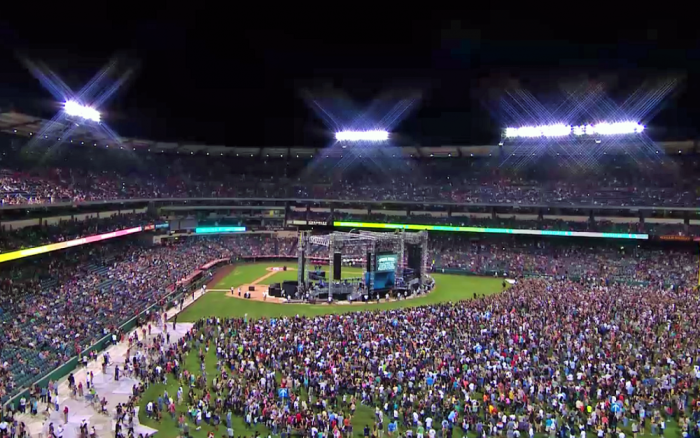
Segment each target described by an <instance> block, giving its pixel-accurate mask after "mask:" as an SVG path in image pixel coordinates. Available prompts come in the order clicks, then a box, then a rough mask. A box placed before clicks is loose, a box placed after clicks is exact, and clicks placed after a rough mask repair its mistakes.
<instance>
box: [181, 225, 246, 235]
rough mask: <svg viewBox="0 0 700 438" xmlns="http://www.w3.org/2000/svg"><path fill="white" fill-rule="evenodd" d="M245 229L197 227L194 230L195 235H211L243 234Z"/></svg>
mask: <svg viewBox="0 0 700 438" xmlns="http://www.w3.org/2000/svg"><path fill="white" fill-rule="evenodd" d="M245 230H246V228H245V227H199V228H195V229H194V232H195V233H196V234H213V233H243V232H245Z"/></svg>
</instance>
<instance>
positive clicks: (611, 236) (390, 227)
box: [333, 222, 649, 240]
mask: <svg viewBox="0 0 700 438" xmlns="http://www.w3.org/2000/svg"><path fill="white" fill-rule="evenodd" d="M333 226H334V227H342V228H383V229H387V230H415V231H422V230H427V231H454V232H462V233H491V234H524V235H530V236H561V237H602V238H606V239H637V240H649V235H648V234H626V233H593V232H587V231H552V230H520V229H511V228H482V227H454V226H450V225H418V224H380V223H373V222H333Z"/></svg>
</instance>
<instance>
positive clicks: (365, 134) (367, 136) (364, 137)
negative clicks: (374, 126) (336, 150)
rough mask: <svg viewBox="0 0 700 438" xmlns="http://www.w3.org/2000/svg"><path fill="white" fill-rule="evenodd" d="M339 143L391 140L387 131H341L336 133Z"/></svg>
mask: <svg viewBox="0 0 700 438" xmlns="http://www.w3.org/2000/svg"><path fill="white" fill-rule="evenodd" d="M335 139H336V140H338V141H385V140H388V139H389V133H388V132H386V131H379V130H377V131H340V132H336V133H335Z"/></svg>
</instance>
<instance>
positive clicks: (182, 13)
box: [0, 2, 700, 146]
mask: <svg viewBox="0 0 700 438" xmlns="http://www.w3.org/2000/svg"><path fill="white" fill-rule="evenodd" d="M147 3H148V2H143V3H141V4H136V5H139V6H138V7H136V6H133V7H132V6H130V5H129V4H123V3H117V4H110V5H109V7H107V8H104V9H100V10H99V11H95V13H94V14H92V16H85V14H86V12H85V11H82V12H76V11H81V9H80V8H79V7H78V6H74V5H71V6H70V7H66V6H63V7H59V6H55V7H52V6H43V5H40V4H35V3H34V4H31V5H27V6H26V8H27V11H20V10H19V9H21V8H22V7H20V6H17V7H16V9H17V10H14V9H13V10H12V12H13V13H11V14H3V16H2V17H0V44H2V52H0V66H2V68H0V107H2V108H3V109H4V108H7V107H8V105H10V104H12V106H13V107H14V108H15V109H16V110H18V111H21V112H26V113H30V114H37V115H40V116H44V117H47V118H50V117H51V116H52V112H53V106H52V101H53V98H52V96H51V94H50V93H48V92H47V91H46V90H45V89H44V88H43V87H42V86H41V85H40V84H39V82H38V81H37V80H36V79H34V77H33V76H32V75H31V74H30V73H29V71H28V70H27V69H26V68H25V67H24V66H23V64H22V63H21V61H20V59H21V58H22V57H25V56H26V57H29V58H31V59H34V60H39V61H42V62H45V63H46V64H47V65H48V66H49V67H51V68H52V69H53V70H54V71H55V72H56V73H57V74H58V75H59V76H61V77H62V78H63V79H64V81H65V82H66V83H67V84H68V85H70V86H71V87H72V88H74V89H77V88H80V87H81V86H82V85H83V83H84V82H85V81H87V80H89V79H90V78H91V77H92V75H93V74H94V73H95V72H97V71H98V70H99V69H100V68H101V67H102V66H103V65H104V64H106V63H107V62H108V61H109V60H110V59H119V60H120V61H121V62H122V65H124V66H129V67H132V68H134V69H135V74H134V75H133V76H132V78H131V79H130V81H129V82H128V84H127V85H126V86H125V87H124V88H123V89H122V90H120V91H119V92H117V94H116V95H115V96H114V98H113V99H112V100H110V101H109V102H108V103H107V104H106V106H105V107H103V108H101V111H102V112H103V113H104V114H105V117H104V120H105V121H106V122H107V123H108V124H109V125H110V126H111V127H112V128H114V130H115V131H117V132H118V133H119V134H121V135H123V136H128V137H138V138H146V139H153V140H162V141H184V142H192V143H202V144H210V145H228V146H323V145H324V144H328V143H329V142H330V130H329V128H328V126H327V125H326V124H325V123H324V121H323V120H322V119H321V117H319V115H318V114H317V113H316V112H315V111H312V110H310V109H309V106H308V105H307V103H306V101H305V98H304V97H305V96H307V97H308V96H310V95H311V96H315V97H317V98H318V99H319V101H321V102H334V103H333V104H331V106H333V107H334V108H338V107H339V106H340V107H347V108H349V107H350V104H348V105H343V104H342V102H344V100H342V99H340V98H339V96H345V97H346V98H347V99H348V100H347V102H350V101H352V102H353V105H356V106H357V107H359V108H361V107H363V106H365V105H368V104H370V103H372V102H376V100H375V99H377V98H378V97H379V96H382V99H383V100H382V102H384V103H387V102H389V103H390V102H392V99H393V100H398V99H400V98H402V97H405V96H413V97H418V96H419V97H420V99H419V100H418V101H417V103H416V104H415V106H414V107H413V108H412V109H411V111H410V112H409V113H408V116H407V117H406V118H405V119H403V120H402V121H401V122H400V123H399V124H398V125H397V126H396V127H394V128H393V131H395V132H397V133H399V134H400V139H401V140H400V141H401V142H402V143H404V144H420V145H425V146H437V145H473V144H494V143H495V142H497V141H498V138H499V136H500V128H502V127H503V126H504V124H508V123H509V122H510V121H511V120H509V119H508V116H507V115H506V114H504V113H503V110H502V108H501V106H499V102H501V99H503V96H504V93H506V91H509V90H516V89H520V90H522V89H525V90H528V91H529V92H530V93H531V94H532V95H533V96H534V97H535V98H537V100H539V101H541V102H543V103H544V104H545V105H556V104H557V102H559V101H561V96H562V91H561V90H562V89H570V88H571V87H572V86H573V85H580V84H587V83H596V84H603V85H604V87H605V89H606V91H607V93H608V95H609V96H611V98H612V99H613V100H614V101H617V102H621V101H623V100H624V98H625V97H626V96H628V95H629V94H631V93H632V92H633V91H635V90H636V89H637V88H639V87H641V86H643V85H644V84H646V85H647V86H649V84H652V86H653V84H655V83H657V82H659V81H664V80H667V79H668V78H669V77H673V78H675V79H676V80H678V83H679V85H678V86H677V88H676V90H675V92H674V93H673V94H672V95H670V96H669V97H668V98H666V99H665V100H664V102H663V103H662V104H661V105H660V106H659V107H658V108H657V109H656V110H654V111H653V112H652V113H651V114H650V115H649V120H644V121H643V122H644V123H647V124H648V125H649V126H650V127H651V128H653V129H652V131H651V132H652V133H653V136H654V137H655V139H657V140H671V139H689V138H695V137H697V128H696V126H700V125H699V124H700V108H699V104H698V102H700V100H699V99H700V85H699V84H700V45H699V44H698V31H697V30H694V29H696V28H698V26H696V25H693V23H692V22H688V23H685V22H684V21H683V20H685V18H684V17H682V14H680V12H679V11H674V10H672V11H669V12H667V13H666V15H667V16H666V17H665V16H664V11H658V10H657V9H658V8H653V9H654V10H653V11H652V10H644V9H643V8H640V9H639V10H638V11H637V12H635V11H634V10H633V11H620V14H624V15H619V16H611V17H608V16H607V14H608V13H610V12H608V11H606V10H605V9H596V7H593V6H589V7H586V6H584V5H583V4H573V3H572V4H562V5H561V6H560V7H559V9H558V10H550V11H545V12H541V11H533V10H531V9H525V8H523V9H522V10H498V9H488V10H478V9H474V10H470V11H466V10H464V11H440V12H431V11H430V10H429V8H427V5H426V4H422V5H421V6H423V8H420V9H412V8H392V9H381V7H377V6H376V5H374V7H369V5H371V4H369V3H368V4H364V6H363V4H344V3H332V4H331V3H329V4H326V5H325V6H324V5H323V4H313V6H314V7H313V8H308V9H304V8H299V7H295V8H292V6H291V4H287V3H285V4H281V5H277V4H274V3H264V4H263V3H259V4H258V3H255V2H252V3H253V4H252V5H251V4H246V5H243V4H241V5H236V4H235V3H206V2H187V3H186V4H182V5H179V6H185V5H186V7H181V8H178V7H170V8H163V9H155V8H152V9H151V10H149V7H148V6H147V7H142V6H141V5H142V4H147ZM92 5H93V6H92V7H91V8H92V9H93V10H95V9H96V8H98V9H99V6H95V4H94V3H93V4H92ZM32 7H34V8H41V10H42V13H41V14H38V13H36V12H37V11H33V12H32V11H31V10H30V9H29V8H32ZM115 7H118V8H119V9H113V8H115ZM608 9H611V8H608ZM621 9H622V8H621ZM136 11H138V12H136ZM5 12H7V11H5ZM613 13H614V12H613ZM38 15H39V17H37V16H38ZM679 15H681V17H679ZM600 17H605V18H600ZM689 19H692V17H688V20H689ZM2 20H5V21H4V22H3V21H2ZM72 23H73V24H72ZM572 84H573V85H572ZM567 87H568V88H567ZM579 121H581V122H585V120H576V121H574V122H579Z"/></svg>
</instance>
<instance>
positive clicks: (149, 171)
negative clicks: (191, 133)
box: [0, 135, 700, 207]
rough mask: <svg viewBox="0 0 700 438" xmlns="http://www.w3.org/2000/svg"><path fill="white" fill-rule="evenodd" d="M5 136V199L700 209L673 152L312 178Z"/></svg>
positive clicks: (691, 170) (293, 169)
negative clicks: (644, 159)
mask: <svg viewBox="0 0 700 438" xmlns="http://www.w3.org/2000/svg"><path fill="white" fill-rule="evenodd" d="M0 137H2V138H0V150H3V151H7V157H8V158H7V160H4V161H3V164H2V168H0V203H1V204H2V205H17V204H20V205H21V204H37V203H40V204H42V203H55V202H80V201H95V200H114V199H144V198H146V199H147V198H178V197H264V198H273V197H277V198H300V199H309V198H312V199H313V198H317V199H341V200H396V201H414V202H424V201H432V202H458V203H467V204H473V203H484V204H506V205H532V204H546V205H565V206H571V205H586V206H622V207H624V206H652V207H653V206H671V207H673V206H676V207H678V206H694V205H696V204H697V202H698V199H699V198H700V196H699V195H698V193H697V191H696V187H697V182H698V177H699V176H700V174H699V173H698V171H697V168H698V163H697V157H694V156H689V157H681V158H682V159H674V158H673V157H667V158H666V159H665V160H666V161H665V162H666V165H664V166H661V165H657V166H646V167H640V166H639V165H637V164H636V163H633V162H632V161H631V160H630V162H625V160H624V158H621V157H618V158H614V159H613V158H610V161H609V162H601V163H600V166H599V167H597V168H595V169H591V170H589V171H587V172H574V171H572V169H571V168H568V167H566V166H562V165H561V163H557V162H556V161H554V162H538V163H536V164H535V165H532V166H527V167H525V168H522V169H521V168H519V169H511V170H507V169H505V168H504V169H501V168H500V166H499V165H498V163H494V162H493V161H488V160H486V159H484V160H486V161H484V162H479V161H476V160H471V161H470V160H465V159H463V160H462V161H460V162H459V163H460V165H458V166H456V165H453V163H454V161H451V160H428V161H411V160H406V161H398V162H397V163H396V166H395V167H396V168H397V169H396V170H395V171H393V172H392V173H387V172H382V173H381V174H380V175H376V174H373V173H371V172H368V171H366V169H359V170H357V171H355V172H352V171H348V172H346V173H344V174H343V175H342V177H341V178H338V176H337V175H334V177H333V178H328V177H326V176H324V174H323V173H322V172H320V171H319V172H317V176H315V177H314V178H312V179H310V178H308V175H307V173H304V172H303V169H304V168H305V167H306V165H307V164H308V163H307V162H306V161H305V160H301V159H300V160H298V161H297V162H295V161H286V160H279V161H267V160H264V161H259V160H257V159H255V160H254V161H242V160H243V159H237V158H234V157H206V156H202V155H200V156H191V157H180V156H166V155H163V154H148V153H139V154H135V153H134V152H130V151H119V150H116V151H115V150H102V149H100V150H96V149H87V148H63V149H61V150H60V151H57V152H56V153H55V154H52V156H51V157H48V158H47V157H45V156H44V154H42V151H41V150H37V151H27V150H22V153H19V152H18V151H19V148H20V146H16V145H15V144H14V143H12V142H8V141H7V138H4V137H5V136H4V135H0ZM251 160H253V159H251ZM327 160H328V165H323V164H319V165H317V166H316V167H317V168H318V169H323V168H327V169H336V167H335V166H334V165H333V164H334V163H337V159H334V158H332V157H329V158H328V159H327ZM37 163H41V166H37ZM477 163H478V164H477ZM655 164H658V163H655ZM648 168H653V169H654V170H648ZM543 169H546V171H543ZM336 171H337V169H336ZM236 172H238V173H236ZM330 173H333V172H330ZM611 175H612V176H611Z"/></svg>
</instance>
